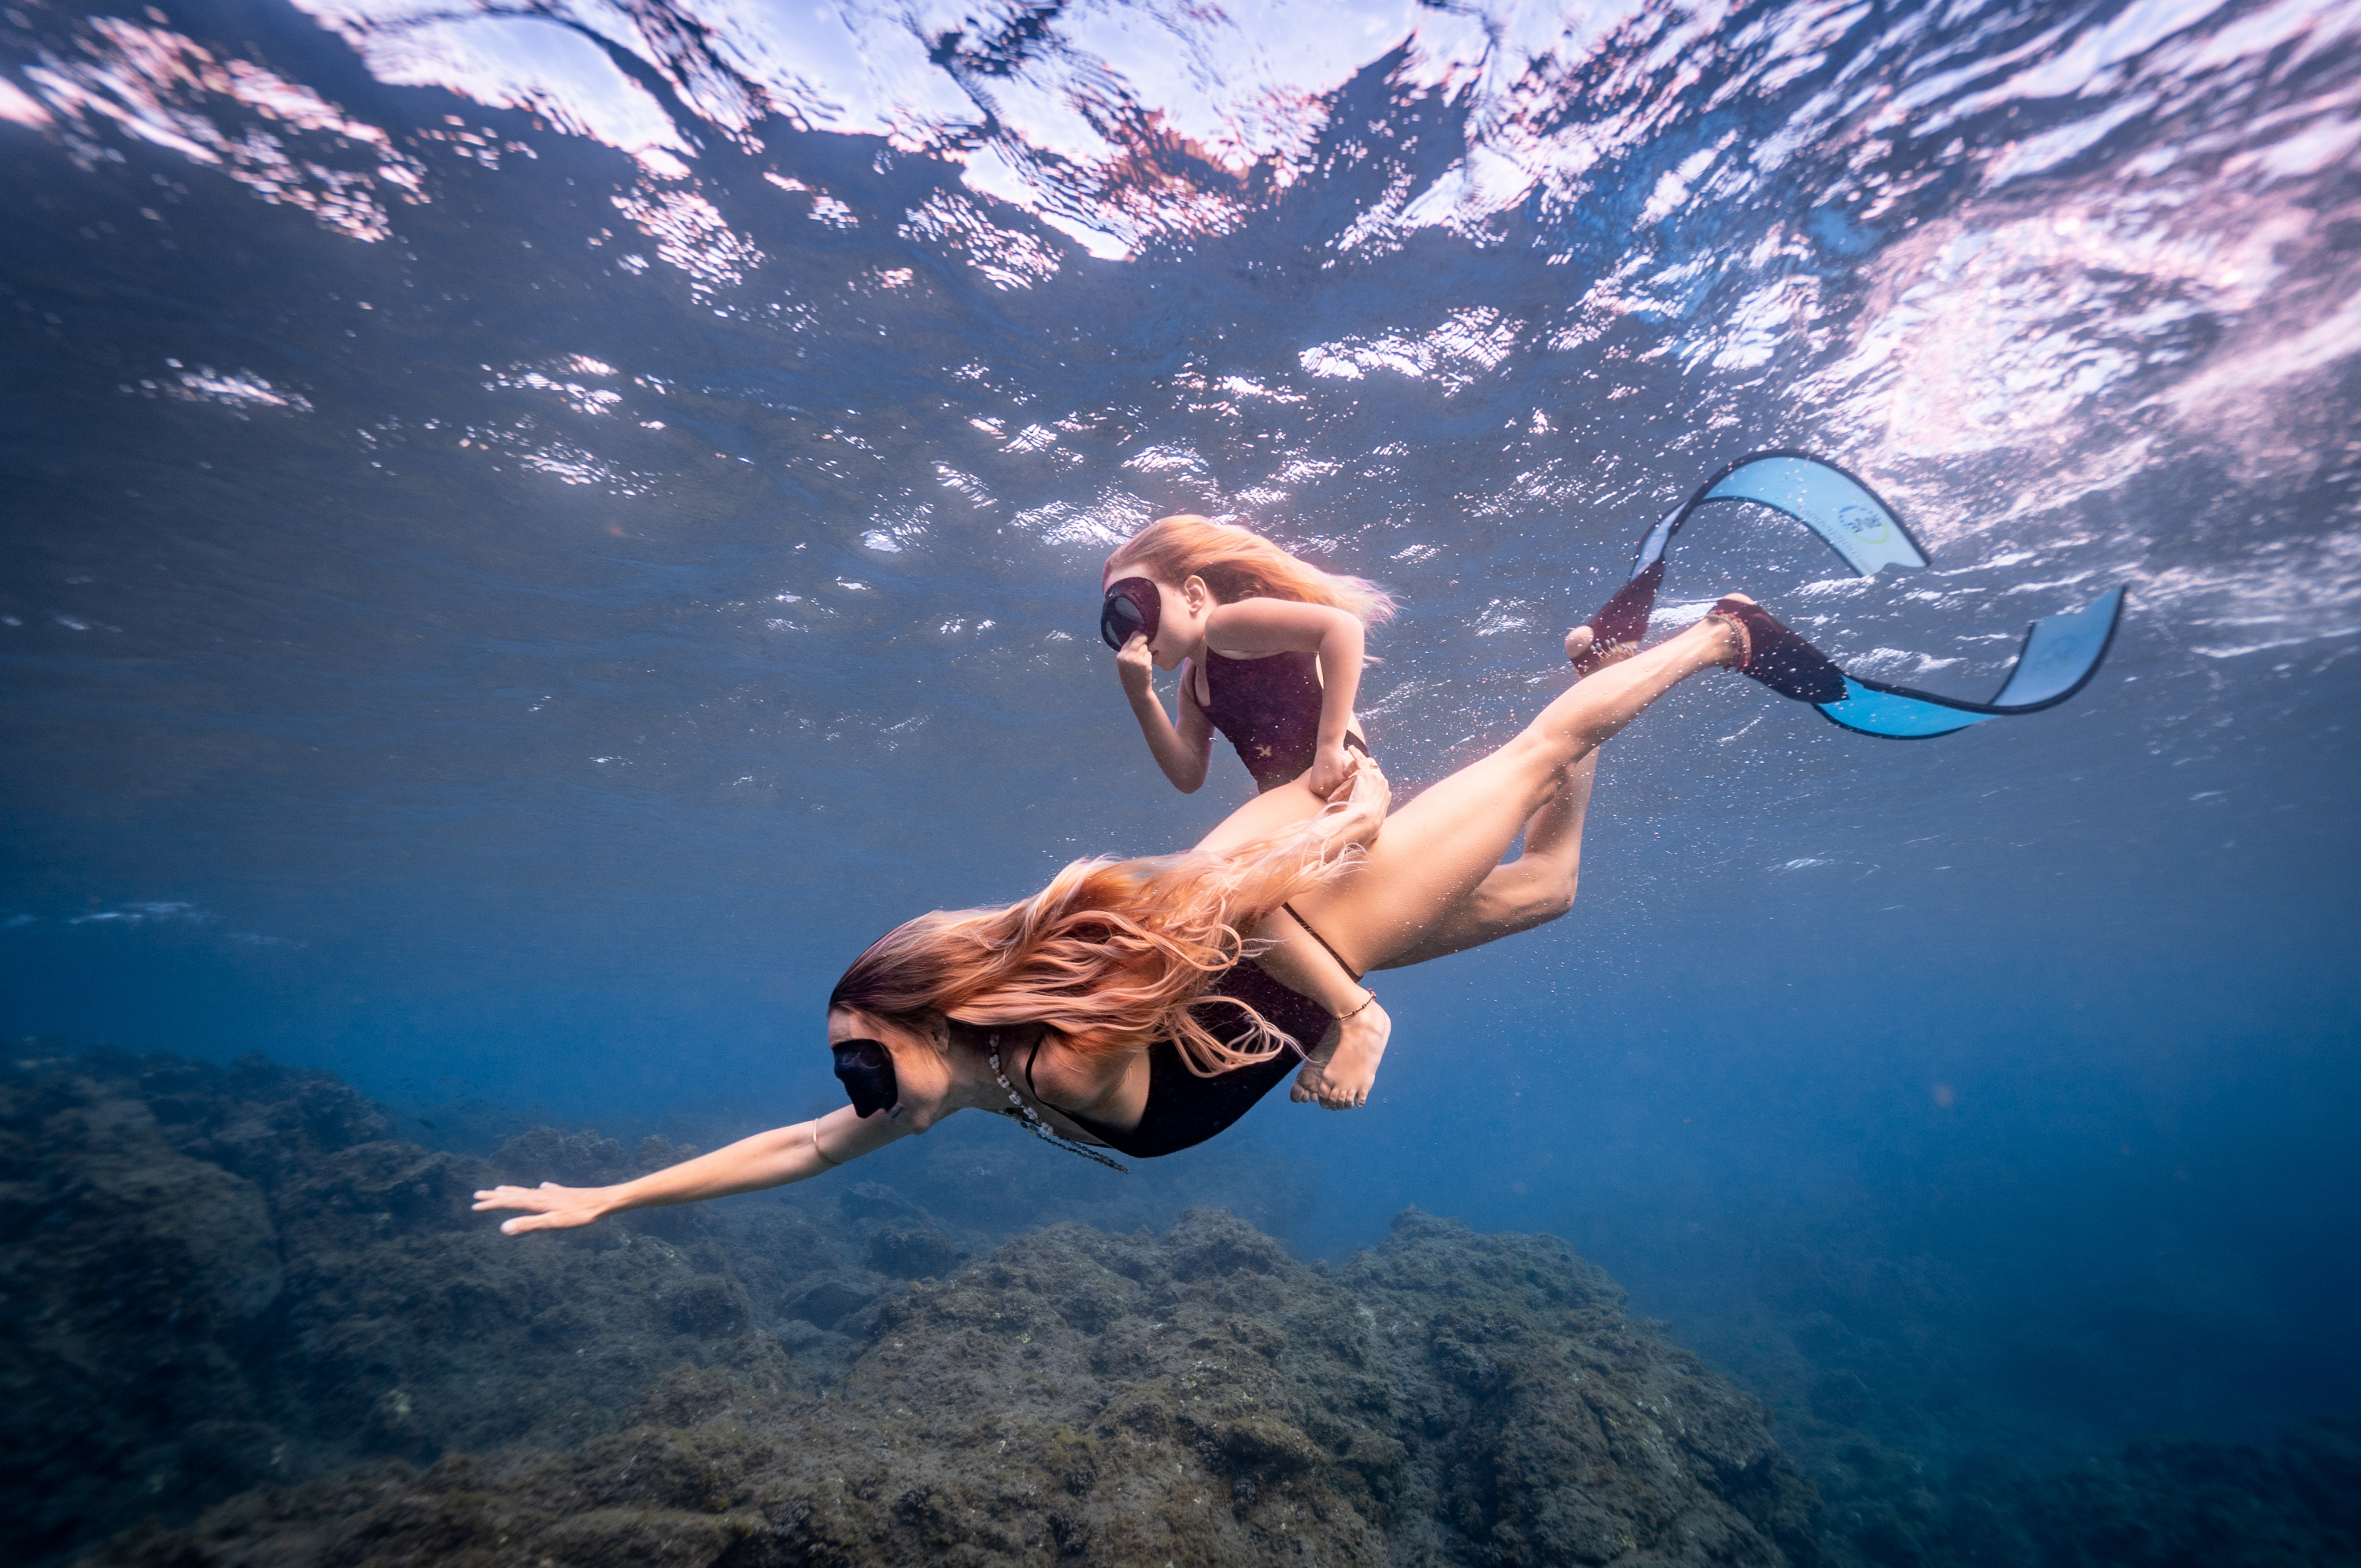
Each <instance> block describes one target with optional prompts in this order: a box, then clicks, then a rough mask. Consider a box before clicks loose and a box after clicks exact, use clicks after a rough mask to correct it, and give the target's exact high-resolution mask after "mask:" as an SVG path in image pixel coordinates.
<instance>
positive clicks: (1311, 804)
mask: <svg viewBox="0 0 2361 1568" xmlns="http://www.w3.org/2000/svg"><path fill="white" fill-rule="evenodd" d="M1327 804H1328V803H1327V802H1326V801H1324V800H1323V799H1321V798H1320V797H1319V796H1318V795H1314V794H1312V791H1311V790H1310V789H1308V788H1306V787H1305V786H1304V783H1303V781H1302V780H1301V779H1293V780H1290V781H1289V782H1288V783H1286V784H1280V785H1279V787H1278V788H1276V789H1267V790H1265V791H1263V792H1262V794H1260V795H1257V796H1255V797H1254V798H1253V799H1252V800H1250V801H1247V802H1246V804H1245V805H1244V806H1239V807H1238V808H1237V809H1236V810H1235V811H1233V812H1231V813H1230V814H1229V815H1228V816H1227V817H1224V818H1222V822H1221V826H1219V827H1218V828H1214V829H1213V831H1212V832H1211V833H1208V834H1206V835H1205V836H1204V837H1203V838H1202V839H1199V840H1198V841H1197V848H1199V849H1201V850H1235V849H1236V848H1237V847H1238V846H1239V845H1241V844H1251V843H1253V842H1254V841H1255V840H1256V839H1268V838H1269V837H1270V836H1271V835H1272V834H1274V833H1277V832H1279V830H1280V829H1282V828H1292V827H1294V826H1295V825H1296V824H1297V823H1299V822H1302V821H1306V820H1308V819H1309V818H1312V817H1317V816H1319V815H1320V810H1321V807H1323V806H1326V805H1327Z"/></svg>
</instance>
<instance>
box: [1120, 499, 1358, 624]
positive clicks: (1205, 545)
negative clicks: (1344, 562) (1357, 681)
mask: <svg viewBox="0 0 2361 1568" xmlns="http://www.w3.org/2000/svg"><path fill="white" fill-rule="evenodd" d="M1118 565H1123V566H1137V567H1138V568H1140V569H1141V570H1142V572H1144V573H1145V575H1147V576H1151V577H1154V578H1155V579H1156V580H1157V581H1158V582H1160V583H1170V584H1172V585H1173V586H1174V587H1178V586H1180V584H1182V583H1184V582H1187V581H1188V580H1189V579H1190V578H1191V577H1202V578H1204V579H1205V586H1206V587H1209V588H1211V589H1213V597H1214V598H1217V599H1219V600H1221V601H1222V602H1223V603H1224V604H1235V602H1236V601H1238V600H1239V599H1243V598H1271V599H1293V600H1295V601H1296V602H1298V603H1300V604H1324V605H1329V606H1333V607H1334V608H1335V609H1341V610H1343V611H1345V613H1346V614H1347V615H1351V616H1355V617H1356V618H1358V619H1359V620H1360V621H1361V623H1362V624H1363V625H1365V626H1381V625H1383V624H1384V623H1385V622H1387V621H1389V620H1392V619H1393V617H1394V601H1393V596H1392V595H1391V594H1389V593H1387V592H1386V591H1385V589H1383V588H1381V587H1378V585H1377V584H1375V583H1372V582H1370V581H1368V580H1367V578H1365V577H1348V576H1344V575H1343V574H1341V573H1337V572H1323V571H1322V570H1321V569H1320V568H1319V567H1317V566H1314V565H1312V564H1311V563H1310V562H1308V561H1301V560H1298V559H1297V558H1296V557H1294V556H1292V555H1290V554H1288V553H1287V552H1286V551H1284V550H1282V549H1280V548H1279V546H1278V545H1276V544H1274V543H1271V542H1270V541H1269V540H1268V539H1265V538H1264V537H1263V536H1262V535H1261V534H1259V533H1257V532H1255V531H1254V530H1253V529H1251V528H1242V527H1240V526H1239V525H1238V524H1236V523H1234V522H1215V521H1213V519H1211V518H1209V517H1199V516H1198V515H1197V514H1196V513H1195V512H1180V513H1176V514H1175V515H1173V516H1171V517H1159V518H1158V519H1157V520H1156V521H1154V522H1151V523H1149V524H1148V526H1147V527H1146V528H1143V529H1141V530H1140V531H1139V532H1137V533H1135V534H1133V535H1132V536H1131V537H1130V538H1129V539H1126V540H1125V541H1124V542H1123V543H1121V544H1118V545H1116V546H1115V554H1112V555H1109V556H1108V557H1107V563H1106V575H1107V576H1109V577H1113V576H1116V575H1117V574H1116V572H1115V568H1116V567H1117V566H1118ZM1123 575H1124V576H1129V575H1130V574H1128V573H1126V574H1123Z"/></svg>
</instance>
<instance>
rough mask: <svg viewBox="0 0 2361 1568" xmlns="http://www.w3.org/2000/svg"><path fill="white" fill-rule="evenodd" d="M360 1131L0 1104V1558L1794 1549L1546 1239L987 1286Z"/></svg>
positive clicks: (1269, 1555)
mask: <svg viewBox="0 0 2361 1568" xmlns="http://www.w3.org/2000/svg"><path fill="white" fill-rule="evenodd" d="M389 1130H390V1129H389V1127H388V1125H387V1124H386V1122H385V1120H384V1118H383V1117H382V1116H381V1115H380V1114H379V1113H378V1112H377V1111H376V1110H375V1109H374V1108H373V1107H371V1106H370V1105H369V1104H368V1102H366V1101H365V1100H363V1099H362V1098H361V1097H360V1096H358V1095H357V1094H355V1093H354V1092H353V1091H350V1090H349V1089H347V1088H346V1087H344V1086H343V1085H341V1084H339V1083H337V1082H336V1081H335V1080H333V1079H331V1078H328V1077H326V1076H325V1075H323V1074H317V1073H304V1072H294V1071H289V1070H287V1069H280V1068H277V1067H274V1066H271V1065H270V1064H269V1063H267V1062H264V1061H261V1060H260V1059H259V1058H248V1059H247V1060H244V1061H241V1062H239V1063H237V1064H235V1065H233V1066H231V1067H228V1068H214V1067H206V1066H201V1065H199V1064H195V1063H191V1062H186V1061H181V1060H178V1059H176V1058H164V1057H149V1058H128V1057H120V1056H113V1057H109V1056H96V1057H82V1058H67V1059H62V1060H49V1061H43V1060H38V1059H37V1060H30V1061H20V1062H17V1063H16V1064H14V1065H13V1066H11V1067H9V1068H8V1069H5V1072H0V1162H5V1170H6V1174H5V1181H6V1183H7V1186H6V1189H5V1208H0V1259H5V1261H0V1279H5V1291H6V1297H5V1301H4V1302H0V1311H5V1317H6V1320H7V1321H6V1323H5V1328H6V1330H7V1333H6V1335H5V1350H0V1393H5V1396H6V1398H5V1401H0V1421H5V1423H6V1426H5V1442H7V1444H8V1452H10V1453H16V1454H21V1455H27V1456H31V1457H32V1458H33V1459H34V1460H35V1461H36V1464H34V1465H33V1466H32V1467H28V1468H24V1469H20V1470H14V1471H12V1472H11V1477H10V1479H9V1480H8V1481H7V1482H6V1483H5V1486H6V1487H7V1492H6V1495H5V1499H0V1500H5V1520H6V1523H5V1529H6V1530H8V1531H9V1534H10V1538H9V1539H8V1540H7V1541H5V1542H0V1548H5V1550H6V1551H7V1552H8V1553H9V1555H10V1556H11V1557H12V1558H14V1559H16V1560H19V1561H31V1560H35V1559H38V1558H40V1557H42V1556H44V1555H54V1554H57V1553H59V1552H62V1551H65V1550H68V1549H71V1548H72V1547H74V1546H75V1545H77V1544H78V1543H81V1542H86V1541H90V1540H91V1539H93V1537H94V1536H96V1535H98V1534H99V1533H101V1532H102V1531H104V1530H115V1529H119V1528H121V1527H123V1526H125V1525H127V1524H131V1523H133V1522H134V1521H136V1520H137V1519H141V1518H142V1517H143V1516H144V1517H151V1518H154V1519H159V1520H160V1521H161V1523H160V1524H153V1525H150V1526H148V1527H147V1528H146V1529H145V1530H144V1531H143V1532H141V1533H138V1534H136V1535H135V1536H133V1537H129V1538H124V1539H119V1540H117V1541H115V1543H114V1544H112V1545H110V1546H107V1547H104V1548H102V1549H101V1550H100V1551H99V1552H97V1553H96V1554H95V1555H94V1557H93V1559H92V1560H93V1562H103V1563H145V1564H159V1563H176V1564H193V1563H228V1562H232V1561H236V1562H249V1561H257V1560H261V1559H269V1560H270V1561H274V1562H285V1563H309V1562H327V1561H331V1560H333V1561H335V1562H337V1563H373V1562H384V1563H393V1562H397V1561H402V1560H410V1561H416V1562H427V1561H438V1562H448V1561H466V1560H468V1559H470V1558H472V1557H474V1556H476V1555H478V1554H482V1555H483V1557H484V1559H485V1560H486V1561H488V1562H489V1561H492V1560H494V1559H498V1560H499V1561H502V1562H513V1561H523V1562H527V1563H541V1562H544V1561H546V1562H547V1563H551V1564H559V1563H603V1562H622V1561H627V1560H629V1561H642V1560H650V1559H653V1558H655V1557H659V1556H661V1557H662V1558H663V1559H664V1561H667V1562H674V1561H677V1562H681V1563H697V1562H720V1561H723V1560H725V1559H726V1560H727V1561H729V1562H731V1563H763V1562H780V1563H789V1562H793V1563H936V1562H967V1563H995V1562H1003V1561H1005V1562H1027V1563H1038V1562H1049V1561H1070V1562H1075V1563H1091V1562H1100V1563H1132V1562H1157V1563H1162V1562H1167V1561H1170V1562H1173V1563H1211V1562H1213V1561H1216V1560H1220V1561H1225V1562H1227V1561H1240V1562H1256V1561H1265V1560H1268V1561H1274V1562H1276V1561H1280V1560H1284V1561H1287V1562H1290V1563H1299V1562H1300V1563H1331V1562H1333V1563H1392V1562H1404V1563H1479V1562H1480V1563H1509V1562H1514V1563H1603V1562H1608V1561H1612V1560H1616V1559H1619V1558H1630V1557H1631V1556H1632V1555H1633V1554H1634V1553H1637V1554H1639V1555H1640V1556H1641V1557H1642V1558H1643V1559H1644V1560H1646V1561H1649V1562H1654V1563H1708V1562H1710V1563H1764V1564H1773V1563H1783V1562H1796V1561H1806V1560H1808V1559H1809V1557H1810V1554H1811V1546H1810V1541H1811V1519H1810V1512H1809V1510H1810V1507H1811V1497H1810V1493H1809V1490H1808V1488H1806V1487H1805V1486H1802V1485H1801V1484H1800V1483H1798V1482H1797V1481H1796V1480H1795V1478H1794V1476H1793V1475H1792V1473H1791V1471H1790V1470H1789V1468H1788V1467H1787V1465H1786V1463H1785V1461H1784V1459H1783V1458H1782V1457H1781V1456H1780V1454H1779V1453H1778V1451H1777V1449H1776V1448H1775V1446H1774V1445H1773V1442H1772V1440H1771V1437H1770V1434H1769V1431H1768V1430H1767V1427H1766V1424H1765V1420H1764V1418H1763V1413H1762V1409H1761V1407H1760V1406H1759V1405H1758V1404H1757V1403H1756V1402H1755V1401H1754V1400H1752V1398H1750V1397H1748V1396H1745V1395H1743V1394H1741V1393H1739V1392H1738V1391H1737V1390H1735V1389H1734V1388H1732V1387H1730V1385H1728V1384H1727V1383H1725V1382H1723V1381H1722V1380H1720V1379H1719V1378H1718V1377H1716V1376H1713V1375H1711V1374H1710V1373H1708V1372H1707V1371H1706V1370H1705V1369H1704V1368H1703V1367H1702V1366H1701V1365H1699V1364H1698V1363H1697V1360H1696V1358H1695V1357H1693V1356H1691V1355H1689V1354H1687V1353H1686V1352H1685V1351H1682V1350H1680V1349H1678V1348H1676V1347H1675V1346H1673V1345H1672V1344H1670V1343H1668V1342H1666V1341H1665V1340H1664V1339H1663V1338H1662V1337H1661V1336H1660V1335H1659V1334H1657V1333H1656V1332H1653V1330H1651V1329H1648V1328H1646V1327H1644V1326H1642V1325H1639V1324H1636V1323H1634V1322H1633V1321H1632V1320H1631V1318H1630V1317H1629V1316H1628V1315H1627V1313H1626V1312H1625V1310H1624V1301H1623V1296H1622V1293H1621V1291H1620V1289H1618V1288H1616V1286H1615V1285H1614V1284H1613V1283H1612V1282H1611V1281H1610V1280H1609V1279H1608V1278H1607V1277H1606V1276H1605V1275H1603V1274H1602V1273H1600V1272H1599V1271H1598V1269H1596V1268H1594V1267H1592V1266H1589V1265H1587V1264H1586V1263H1584V1262H1582V1261H1581V1260H1580V1259H1579V1258H1577V1257H1576V1256H1575V1255H1573V1253H1572V1252H1571V1251H1570V1250H1569V1249H1568V1248H1567V1247H1566V1246H1565V1244H1563V1243H1561V1242H1558V1241H1556V1240H1554V1239H1552V1238H1548V1237H1533V1236H1478V1235H1477V1234H1474V1233H1472V1232H1470V1231H1468V1230H1467V1229H1466V1228H1465V1227H1464V1226H1461V1225H1458V1224H1456V1223H1450V1222H1446V1221H1442V1220H1437V1219H1433V1218H1431V1217H1428V1216H1425V1215H1421V1214H1417V1213H1414V1212H1413V1213H1410V1214H1406V1215H1404V1216H1402V1218H1401V1219H1400V1220H1399V1221H1398V1222H1397V1223H1396V1224H1395V1227H1394V1230H1393V1234H1391V1235H1390V1236H1389V1237H1388V1238H1387V1240H1386V1241H1385V1242H1384V1243H1383V1244H1382V1245H1380V1246H1378V1248H1377V1249H1375V1250H1374V1251H1372V1252H1369V1253H1365V1254H1362V1255H1357V1256H1356V1258H1355V1259H1354V1260H1353V1261H1352V1262H1351V1263H1350V1264H1349V1265H1347V1266H1345V1267H1344V1268H1342V1269H1340V1270H1335V1271H1333V1272H1332V1271H1328V1270H1326V1269H1324V1268H1323V1267H1319V1266H1307V1265H1305V1264H1302V1263H1300V1262H1298V1261H1296V1260H1295V1259H1293V1258H1291V1257H1290V1256H1289V1255H1287V1253H1286V1252H1285V1251H1284V1250H1283V1249H1282V1248H1280V1247H1279V1245H1278V1244H1277V1243H1275V1242H1274V1241H1272V1240H1271V1239H1270V1238H1269V1237H1268V1236H1267V1235H1264V1234H1261V1233H1260V1232H1258V1231H1257V1230H1255V1229H1254V1228H1253V1227H1251V1226H1250V1225H1247V1224H1246V1223H1243V1222H1241V1221H1239V1220H1237V1219H1236V1218H1235V1217H1234V1216H1231V1215H1229V1214H1226V1213H1223V1212H1214V1211H1210V1210H1202V1209H1201V1210H1194V1211H1191V1212H1188V1213H1186V1214H1185V1215H1184V1216H1183V1217H1182V1218H1181V1219H1180V1221H1179V1223H1176V1224H1174V1225H1172V1226H1171V1227H1170V1229H1169V1230H1167V1231H1166V1232H1165V1234H1162V1235H1161V1236H1158V1235H1155V1234H1150V1233H1149V1232H1148V1231H1145V1230H1142V1231H1139V1232H1137V1233H1135V1234H1107V1233H1104V1232H1102V1231H1098V1230H1094V1229H1092V1228H1090V1227H1087V1226H1083V1225H1079V1224H1063V1225H1058V1226H1053V1227H1051V1228H1049V1229H1048V1230H1045V1231H1039V1232H1036V1233H1033V1234H1027V1235H1024V1236H1020V1237H1018V1238H1017V1239H1016V1240H1014V1241H1010V1242H1007V1243H1005V1245H998V1246H997V1247H994V1246H992V1245H989V1243H988V1241H986V1240H985V1239H983V1238H981V1237H979V1235H978V1234H977V1233H973V1232H968V1231H962V1230H961V1229H959V1228H958V1227H956V1226H951V1225H946V1224H944V1223H940V1222H939V1221H938V1220H937V1219H936V1218H935V1217H933V1216H932V1215H930V1214H929V1213H928V1212H927V1211H926V1210H925V1209H923V1208H921V1207H920V1206H918V1205H917V1203H915V1202H913V1201H911V1200H910V1199H909V1198H907V1197H906V1196H905V1195H904V1194H902V1193H900V1192H898V1191H896V1190H895V1189H893V1188H892V1187H889V1186H885V1185H883V1184H880V1183H876V1182H844V1183H839V1184H834V1185H833V1186H832V1187H831V1186H830V1184H819V1183H815V1184H813V1185H812V1186H810V1187H807V1188H804V1189H801V1190H797V1191H796V1192H795V1193H792V1194H785V1195H779V1196H776V1197H771V1198H763V1199H753V1200H741V1201H737V1202H734V1203H731V1204H729V1205H721V1206H705V1207H702V1208H697V1209H681V1210H669V1211H655V1212H651V1213H648V1214H643V1215H637V1216H631V1217H629V1218H627V1219H626V1220H625V1221H623V1222H621V1223H611V1222H610V1223H604V1224H601V1225H598V1226H594V1227H590V1228H588V1229H586V1230H582V1231H577V1232H566V1233H555V1234H544V1235H536V1236H529V1237H522V1238H511V1237H505V1236H501V1235H500V1234H497V1232H496V1231H495V1229H494V1222H493V1221H492V1220H491V1219H489V1218H488V1217H485V1216H478V1215H475V1214H472V1213H470V1212H468V1209H467V1198H468V1194H469V1193H470V1192H471V1191H472V1190H473V1189H475V1188H476V1187H478V1186H480V1185H484V1184H486V1183H488V1182H489V1181H491V1180H493V1179H497V1178H500V1177H504V1178H507V1179H517V1180H528V1179H529V1180H539V1179H563V1180H568V1181H576V1182H588V1181H599V1180H609V1179H616V1178H619V1177H621V1176H624V1175H627V1174H630V1173H631V1171H633V1170H635V1169H638V1168H646V1167H648V1166H651V1165H655V1164H661V1163H664V1162H667V1161H669V1160H671V1159H674V1158H677V1157H679V1156H680V1155H681V1153H682V1152H683V1151H681V1150H678V1149H675V1148H674V1147H673V1146H670V1145H668V1144H662V1143H661V1140H651V1141H650V1143H649V1144H647V1145H643V1146H642V1147H641V1148H640V1149H639V1150H637V1151H634V1152H633V1153H631V1154H626V1153H625V1151H624V1150H623V1149H622V1147H621V1146H620V1145H618V1144H616V1143H615V1142H613V1141H612V1140H608V1139H602V1138H598V1137H597V1136H595V1135H574V1136H566V1135H558V1134H556V1133H554V1132H550V1131H547V1130H545V1129H544V1130H541V1131H537V1132H535V1133H533V1134H530V1135H526V1136H524V1137H522V1138H519V1139H516V1140H513V1141H512V1142H511V1144H510V1145H509V1146H507V1147H506V1148H504V1149H502V1150H501V1151H500V1153H499V1154H498V1155H497V1156H496V1157H494V1158H493V1159H491V1160H489V1161H485V1160H478V1159H473V1158H469V1157H462V1156H456V1155H451V1154H445V1153H437V1152H434V1151H430V1150H427V1149H423V1148H421V1147H418V1146H415V1145H412V1144H408V1143H403V1142H400V1141H398V1140H395V1139H392V1138H390V1137H389V1136H388V1135H387V1134H388V1132H389ZM789 1199H792V1200H794V1201H788V1200H789ZM422 1467H423V1468H422ZM242 1488H254V1489H250V1490H246V1491H245V1492H244V1495H243V1496H238V1497H231V1498H230V1500H229V1501H227V1502H218V1499H221V1498H224V1497H229V1495H230V1494H231V1493H234V1492H237V1491H239V1490H240V1489H242ZM206 1503H217V1506H215V1507H214V1508H212V1509H211V1511H209V1512H207V1513H205V1514H204V1516H203V1518H202V1519H199V1520H198V1521H197V1522H196V1523H195V1524H193V1525H185V1524H184V1525H181V1527H180V1528H171V1527H172V1525H173V1523H174V1521H175V1520H183V1521H184V1520H187V1519H190V1518H191V1516H192V1514H193V1513H194V1512H195V1511H196V1509H197V1508H198V1507H200V1506H201V1505H203V1504H206Z"/></svg>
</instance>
